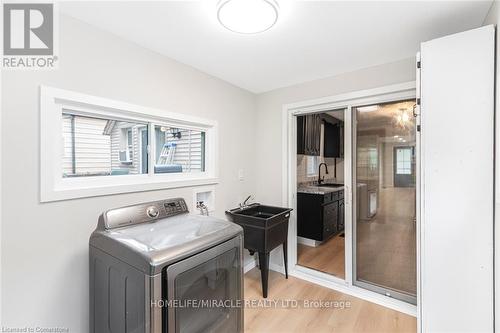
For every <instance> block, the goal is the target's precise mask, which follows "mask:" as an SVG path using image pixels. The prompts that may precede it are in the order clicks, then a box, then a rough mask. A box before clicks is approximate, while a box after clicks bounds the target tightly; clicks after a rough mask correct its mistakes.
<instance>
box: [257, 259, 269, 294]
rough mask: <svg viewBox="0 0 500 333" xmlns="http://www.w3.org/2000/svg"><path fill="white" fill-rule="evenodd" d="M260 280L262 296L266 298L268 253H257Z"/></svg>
mask: <svg viewBox="0 0 500 333" xmlns="http://www.w3.org/2000/svg"><path fill="white" fill-rule="evenodd" d="M259 267H260V279H261V281H262V296H263V297H264V298H267V286H268V285H267V282H268V277H269V253H260V252H259Z"/></svg>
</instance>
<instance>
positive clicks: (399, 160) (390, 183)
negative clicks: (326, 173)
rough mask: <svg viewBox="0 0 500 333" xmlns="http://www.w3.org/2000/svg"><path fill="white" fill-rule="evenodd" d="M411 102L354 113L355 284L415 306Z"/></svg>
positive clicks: (414, 141) (414, 191)
mask: <svg viewBox="0 0 500 333" xmlns="http://www.w3.org/2000/svg"><path fill="white" fill-rule="evenodd" d="M413 105H414V101H402V102H392V103H386V104H380V105H368V106H362V107H356V108H353V115H354V117H355V126H354V127H355V131H354V139H355V140H354V141H355V150H354V151H355V163H354V170H353V172H354V175H355V181H356V188H355V196H354V198H353V201H354V203H355V205H354V207H355V210H354V215H355V216H356V218H355V223H354V235H355V238H354V258H353V260H354V279H353V280H354V284H355V285H357V286H360V287H363V288H366V289H369V290H373V291H376V292H379V293H382V294H385V295H387V296H391V297H394V298H398V299H401V300H404V301H407V302H411V303H415V302H416V277H417V274H416V223H415V216H416V215H415V214H416V188H415V146H416V133H415V120H414V117H413V114H412V110H413Z"/></svg>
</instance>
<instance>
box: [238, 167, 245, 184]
mask: <svg viewBox="0 0 500 333" xmlns="http://www.w3.org/2000/svg"><path fill="white" fill-rule="evenodd" d="M238 179H239V180H240V182H242V181H244V180H245V173H244V172H243V169H239V170H238Z"/></svg>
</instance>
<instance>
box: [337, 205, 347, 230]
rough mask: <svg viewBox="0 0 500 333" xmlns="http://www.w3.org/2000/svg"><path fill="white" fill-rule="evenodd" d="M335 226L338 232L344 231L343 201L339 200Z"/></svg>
mask: <svg viewBox="0 0 500 333" xmlns="http://www.w3.org/2000/svg"><path fill="white" fill-rule="evenodd" d="M337 221H338V222H337V225H338V229H339V231H343V230H344V225H345V203H344V199H340V200H339V215H338V220H337Z"/></svg>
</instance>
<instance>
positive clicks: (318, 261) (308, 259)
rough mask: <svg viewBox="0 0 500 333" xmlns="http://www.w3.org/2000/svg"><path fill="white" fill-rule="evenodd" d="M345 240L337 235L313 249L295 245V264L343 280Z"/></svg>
mask: <svg viewBox="0 0 500 333" xmlns="http://www.w3.org/2000/svg"><path fill="white" fill-rule="evenodd" d="M344 249H345V238H344V237H340V235H337V236H335V237H332V238H330V239H329V240H327V241H326V242H325V243H323V244H321V245H319V246H316V247H313V246H307V245H304V244H297V263H298V264H299V265H301V266H304V267H309V268H312V269H315V270H318V271H321V272H324V273H328V274H332V275H335V276H336V277H339V278H342V279H344V278H345V268H344V267H345V266H344V265H345V250H344Z"/></svg>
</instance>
